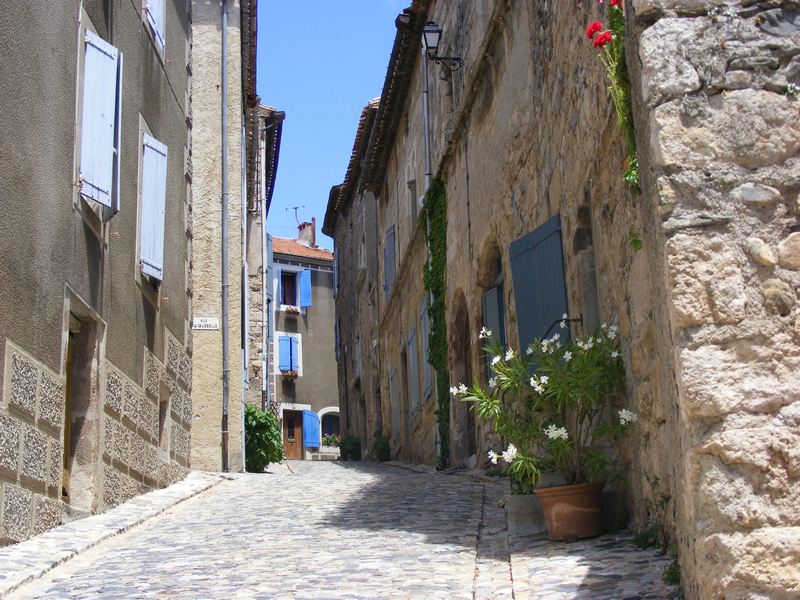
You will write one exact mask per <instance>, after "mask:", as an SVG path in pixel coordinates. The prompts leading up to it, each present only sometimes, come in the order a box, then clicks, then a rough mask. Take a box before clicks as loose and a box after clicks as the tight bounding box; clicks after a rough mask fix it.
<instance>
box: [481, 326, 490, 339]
mask: <svg viewBox="0 0 800 600" xmlns="http://www.w3.org/2000/svg"><path fill="white" fill-rule="evenodd" d="M490 337H492V330H491V329H486V327H481V332H480V334H479V335H478V338H480V339H482V340H488V339H489V338H490Z"/></svg>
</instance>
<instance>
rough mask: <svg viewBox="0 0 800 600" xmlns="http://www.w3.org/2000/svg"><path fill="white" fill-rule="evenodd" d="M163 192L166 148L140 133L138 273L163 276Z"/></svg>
mask: <svg viewBox="0 0 800 600" xmlns="http://www.w3.org/2000/svg"><path fill="white" fill-rule="evenodd" d="M166 192H167V147H166V146H165V145H164V144H162V143H161V142H159V141H158V140H156V139H155V138H153V137H151V136H149V135H147V134H146V133H145V134H143V142H142V202H141V210H142V213H141V215H140V218H139V261H140V264H141V269H142V273H144V274H145V275H150V276H151V277H155V278H156V279H158V280H161V281H163V279H164V209H165V203H166Z"/></svg>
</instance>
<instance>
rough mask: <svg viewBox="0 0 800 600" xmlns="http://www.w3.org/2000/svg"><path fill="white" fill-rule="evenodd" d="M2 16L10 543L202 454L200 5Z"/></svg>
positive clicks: (31, 9)
mask: <svg viewBox="0 0 800 600" xmlns="http://www.w3.org/2000/svg"><path fill="white" fill-rule="evenodd" d="M112 9H113V10H112ZM0 24H1V25H2V27H3V31H4V32H6V33H5V35H4V36H3V39H2V41H0V47H2V67H3V72H4V74H5V77H4V79H5V81H6V84H7V85H6V86H5V87H4V89H3V91H2V92H0V107H1V108H2V112H3V114H4V116H5V117H4V121H3V147H4V151H3V153H2V156H0V166H1V168H0V172H1V173H2V176H1V177H2V179H3V183H4V189H5V190H6V192H7V198H6V200H5V201H4V207H5V211H4V218H3V220H2V222H1V223H0V249H1V250H2V257H3V259H2V260H0V281H2V284H3V295H2V300H0V362H2V365H3V368H2V370H0V382H2V386H1V388H0V389H2V393H1V395H0V544H7V543H12V542H17V541H20V540H24V539H26V538H28V537H30V536H32V535H35V534H37V533H40V532H43V531H45V530H47V529H50V528H51V527H54V526H56V525H58V524H59V523H60V522H62V520H68V519H72V518H77V517H79V516H83V515H87V514H91V513H97V512H102V511H104V510H106V509H108V508H109V507H111V506H114V505H116V504H118V503H120V502H122V501H125V500H127V499H129V498H131V497H133V496H135V495H137V494H141V493H143V492H145V491H147V490H150V489H153V488H156V487H161V486H164V485H167V484H169V483H171V482H173V481H176V480H177V479H180V478H181V477H183V476H184V475H185V474H186V473H187V470H188V468H189V466H190V450H189V448H190V435H191V433H190V432H191V414H192V400H191V396H190V390H191V377H192V376H191V358H190V356H191V332H190V330H189V314H190V310H191V300H190V298H191V293H190V275H189V274H190V245H189V239H188V235H187V231H188V226H189V214H190V212H191V201H192V195H191V187H190V182H189V180H188V179H187V176H188V173H189V164H190V163H189V160H188V156H189V148H190V139H191V109H190V103H191V70H192V64H191V51H190V49H191V10H190V6H189V5H188V4H187V3H186V2H182V1H179V0H169V1H165V2H149V1H145V2H133V3H119V2H117V3H111V2H104V1H102V0H83V1H82V2H80V1H78V0H74V1H69V2H60V3H56V4H53V3H42V2H24V3H13V4H10V5H8V6H6V7H4V10H3V12H2V15H1V16H0ZM43 39H46V40H47V42H46V43H45V44H43V43H42V40H43Z"/></svg>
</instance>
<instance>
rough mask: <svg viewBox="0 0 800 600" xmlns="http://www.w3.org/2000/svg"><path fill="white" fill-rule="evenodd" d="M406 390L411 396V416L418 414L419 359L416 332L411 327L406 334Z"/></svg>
mask: <svg viewBox="0 0 800 600" xmlns="http://www.w3.org/2000/svg"><path fill="white" fill-rule="evenodd" d="M406 355H407V356H408V389H409V393H410V395H411V414H412V416H416V415H417V414H418V413H419V358H418V356H419V355H418V354H417V331H416V329H414V328H413V327H412V328H411V331H409V332H408V345H407V352H406Z"/></svg>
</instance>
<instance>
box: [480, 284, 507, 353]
mask: <svg viewBox="0 0 800 600" xmlns="http://www.w3.org/2000/svg"><path fill="white" fill-rule="evenodd" d="M483 325H484V327H486V329H489V330H491V332H492V338H493V339H494V340H496V341H498V342H500V345H501V346H505V345H506V327H505V308H504V303H503V286H502V284H501V285H496V286H494V287H493V288H489V289H488V290H486V291H485V292H484V293H483Z"/></svg>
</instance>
